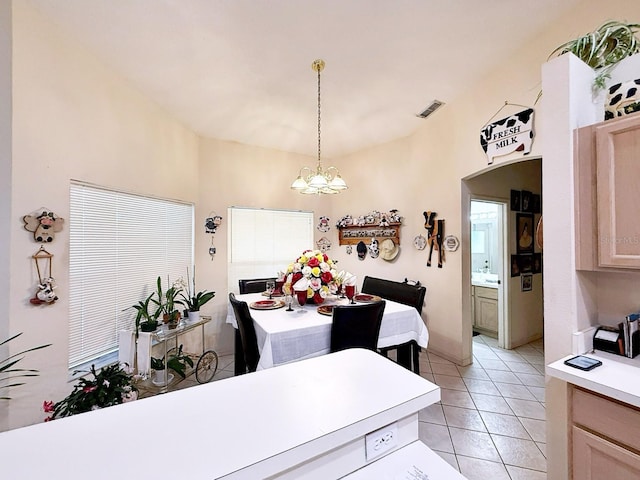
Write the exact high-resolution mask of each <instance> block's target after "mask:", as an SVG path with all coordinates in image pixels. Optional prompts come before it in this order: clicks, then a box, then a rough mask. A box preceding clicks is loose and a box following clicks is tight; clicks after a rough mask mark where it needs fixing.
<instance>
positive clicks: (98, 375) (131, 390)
mask: <svg viewBox="0 0 640 480" xmlns="http://www.w3.org/2000/svg"><path fill="white" fill-rule="evenodd" d="M73 373H74V375H75V374H76V373H79V371H75V372H73ZM86 373H89V374H90V375H91V376H92V377H93V378H90V377H89V378H85V377H81V378H80V379H79V380H78V383H76V385H74V387H73V391H72V392H71V393H70V394H69V395H68V396H67V397H66V398H64V399H63V400H60V401H59V402H57V403H53V402H50V401H45V402H44V403H43V405H42V407H43V409H44V411H45V412H46V413H50V414H51V415H49V416H48V417H47V418H45V422H48V421H49V420H54V419H56V418H58V417H69V416H71V415H75V414H76V413H84V412H89V411H91V410H98V409H100V408H105V407H110V406H112V405H118V404H121V403H126V402H130V401H132V400H136V399H137V398H138V389H137V388H136V386H135V385H134V383H133V376H132V375H131V374H129V373H127V372H126V371H125V370H124V369H123V368H122V367H120V365H119V364H117V363H114V364H112V365H108V366H106V367H103V368H102V369H100V371H97V370H96V368H95V366H93V365H91V370H90V371H89V372H86Z"/></svg>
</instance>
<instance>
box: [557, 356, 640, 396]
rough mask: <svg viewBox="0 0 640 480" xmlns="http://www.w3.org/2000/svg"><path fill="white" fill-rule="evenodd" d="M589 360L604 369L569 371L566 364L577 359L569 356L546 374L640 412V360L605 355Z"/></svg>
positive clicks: (570, 368)
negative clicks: (599, 363)
mask: <svg viewBox="0 0 640 480" xmlns="http://www.w3.org/2000/svg"><path fill="white" fill-rule="evenodd" d="M585 356H587V357H591V358H595V359H598V360H600V361H601V362H602V365H601V366H599V367H596V368H594V369H593V370H590V371H584V370H580V369H577V368H573V367H569V366H568V365H565V364H564V361H565V360H567V359H568V358H572V357H575V355H568V356H567V357H564V358H562V359H560V360H558V361H556V362H553V363H550V364H549V365H547V366H546V369H545V370H546V373H547V375H549V376H551V377H555V378H559V379H560V380H564V381H565V382H568V383H571V384H573V385H577V386H579V387H583V388H586V389H587V390H591V391H593V392H596V393H600V394H602V395H606V396H607V397H610V398H613V399H616V400H619V401H621V402H624V403H627V404H629V405H633V406H635V407H639V408H640V356H638V357H636V358H634V359H630V358H626V357H622V356H620V355H613V354H609V353H606V352H601V351H596V353H589V354H586V355H585Z"/></svg>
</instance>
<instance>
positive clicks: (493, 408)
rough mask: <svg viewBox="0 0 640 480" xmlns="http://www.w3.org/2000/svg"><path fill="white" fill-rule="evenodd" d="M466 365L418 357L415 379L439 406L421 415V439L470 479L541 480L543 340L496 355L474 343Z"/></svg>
mask: <svg viewBox="0 0 640 480" xmlns="http://www.w3.org/2000/svg"><path fill="white" fill-rule="evenodd" d="M473 342H474V343H473V357H474V360H473V364H472V365H469V366H467V367H459V366H456V365H455V364H453V363H451V362H449V361H448V360H445V359H443V358H441V357H438V356H437V355H434V354H431V353H426V352H422V354H421V356H420V372H421V376H423V377H424V378H426V379H427V380H430V381H432V382H433V383H435V384H437V385H438V386H440V388H441V394H442V400H441V401H440V402H439V403H437V404H434V405H431V406H430V407H428V408H426V409H424V410H422V411H421V412H420V416H419V418H420V429H419V434H420V439H421V440H422V441H423V442H424V443H425V444H426V445H428V446H429V447H430V448H431V449H432V450H434V451H435V452H436V453H438V454H439V455H440V456H441V457H442V458H444V459H445V460H446V461H448V462H449V463H450V464H451V465H453V466H454V467H455V468H456V469H458V470H459V471H460V473H462V474H463V475H464V476H465V477H467V478H468V479H469V480H475V479H483V480H485V479H492V480H502V479H505V480H544V479H546V478H547V474H546V465H547V460H546V458H545V404H544V350H543V342H542V340H539V341H536V342H533V343H530V344H528V345H525V346H522V347H519V348H516V349H514V350H503V349H501V348H498V346H497V341H496V340H495V339H493V338H490V337H486V336H484V335H478V336H475V337H473Z"/></svg>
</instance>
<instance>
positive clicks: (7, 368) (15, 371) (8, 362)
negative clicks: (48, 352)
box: [0, 332, 51, 400]
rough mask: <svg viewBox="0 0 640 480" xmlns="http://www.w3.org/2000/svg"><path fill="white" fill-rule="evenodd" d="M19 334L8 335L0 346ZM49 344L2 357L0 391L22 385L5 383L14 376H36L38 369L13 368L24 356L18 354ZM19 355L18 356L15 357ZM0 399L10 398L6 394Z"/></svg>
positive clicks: (43, 346) (0, 363)
mask: <svg viewBox="0 0 640 480" xmlns="http://www.w3.org/2000/svg"><path fill="white" fill-rule="evenodd" d="M20 335H22V332H20V333H17V334H15V335H14V336H13V337H9V338H7V339H6V340H4V341H2V342H0V347H1V346H3V345H6V344H7V343H9V342H10V341H11V340H13V339H15V338H17V337H19V336H20ZM49 346H51V344H50V343H48V344H47V345H40V346H39V347H33V348H29V349H27V350H22V351H21V352H18V353H15V354H13V355H10V356H8V357H7V358H4V359H2V360H0V383H1V385H0V391H2V390H5V389H8V388H10V387H17V386H20V385H24V382H18V383H5V382H7V381H10V380H11V381H12V380H13V379H14V378H17V377H37V376H38V374H39V373H38V370H33V369H31V368H29V369H27V368H15V365H16V363H18V362H19V361H20V360H22V359H23V358H24V356H20V355H24V354H25V353H27V352H33V351H34V350H40V349H41V348H46V347H49ZM16 357H19V358H16ZM0 400H11V397H6V396H0Z"/></svg>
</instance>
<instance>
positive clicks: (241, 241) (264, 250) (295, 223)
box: [228, 207, 316, 292]
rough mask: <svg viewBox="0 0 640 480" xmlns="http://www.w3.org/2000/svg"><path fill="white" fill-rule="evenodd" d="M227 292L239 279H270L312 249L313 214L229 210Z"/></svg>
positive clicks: (232, 288)
mask: <svg viewBox="0 0 640 480" xmlns="http://www.w3.org/2000/svg"><path fill="white" fill-rule="evenodd" d="M229 223H230V226H229V229H228V232H229V242H228V245H229V249H228V263H229V269H228V271H229V275H228V279H229V284H228V287H229V291H230V292H237V291H238V280H240V279H243V278H264V277H274V276H275V275H276V273H277V272H278V271H284V270H285V269H286V268H287V266H288V265H289V264H290V263H291V262H293V261H294V260H295V259H296V258H298V257H299V256H300V254H301V253H302V252H303V251H304V250H307V249H314V248H316V247H315V245H314V243H313V212H303V211H289V210H266V209H253V208H239V207H231V208H229Z"/></svg>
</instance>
